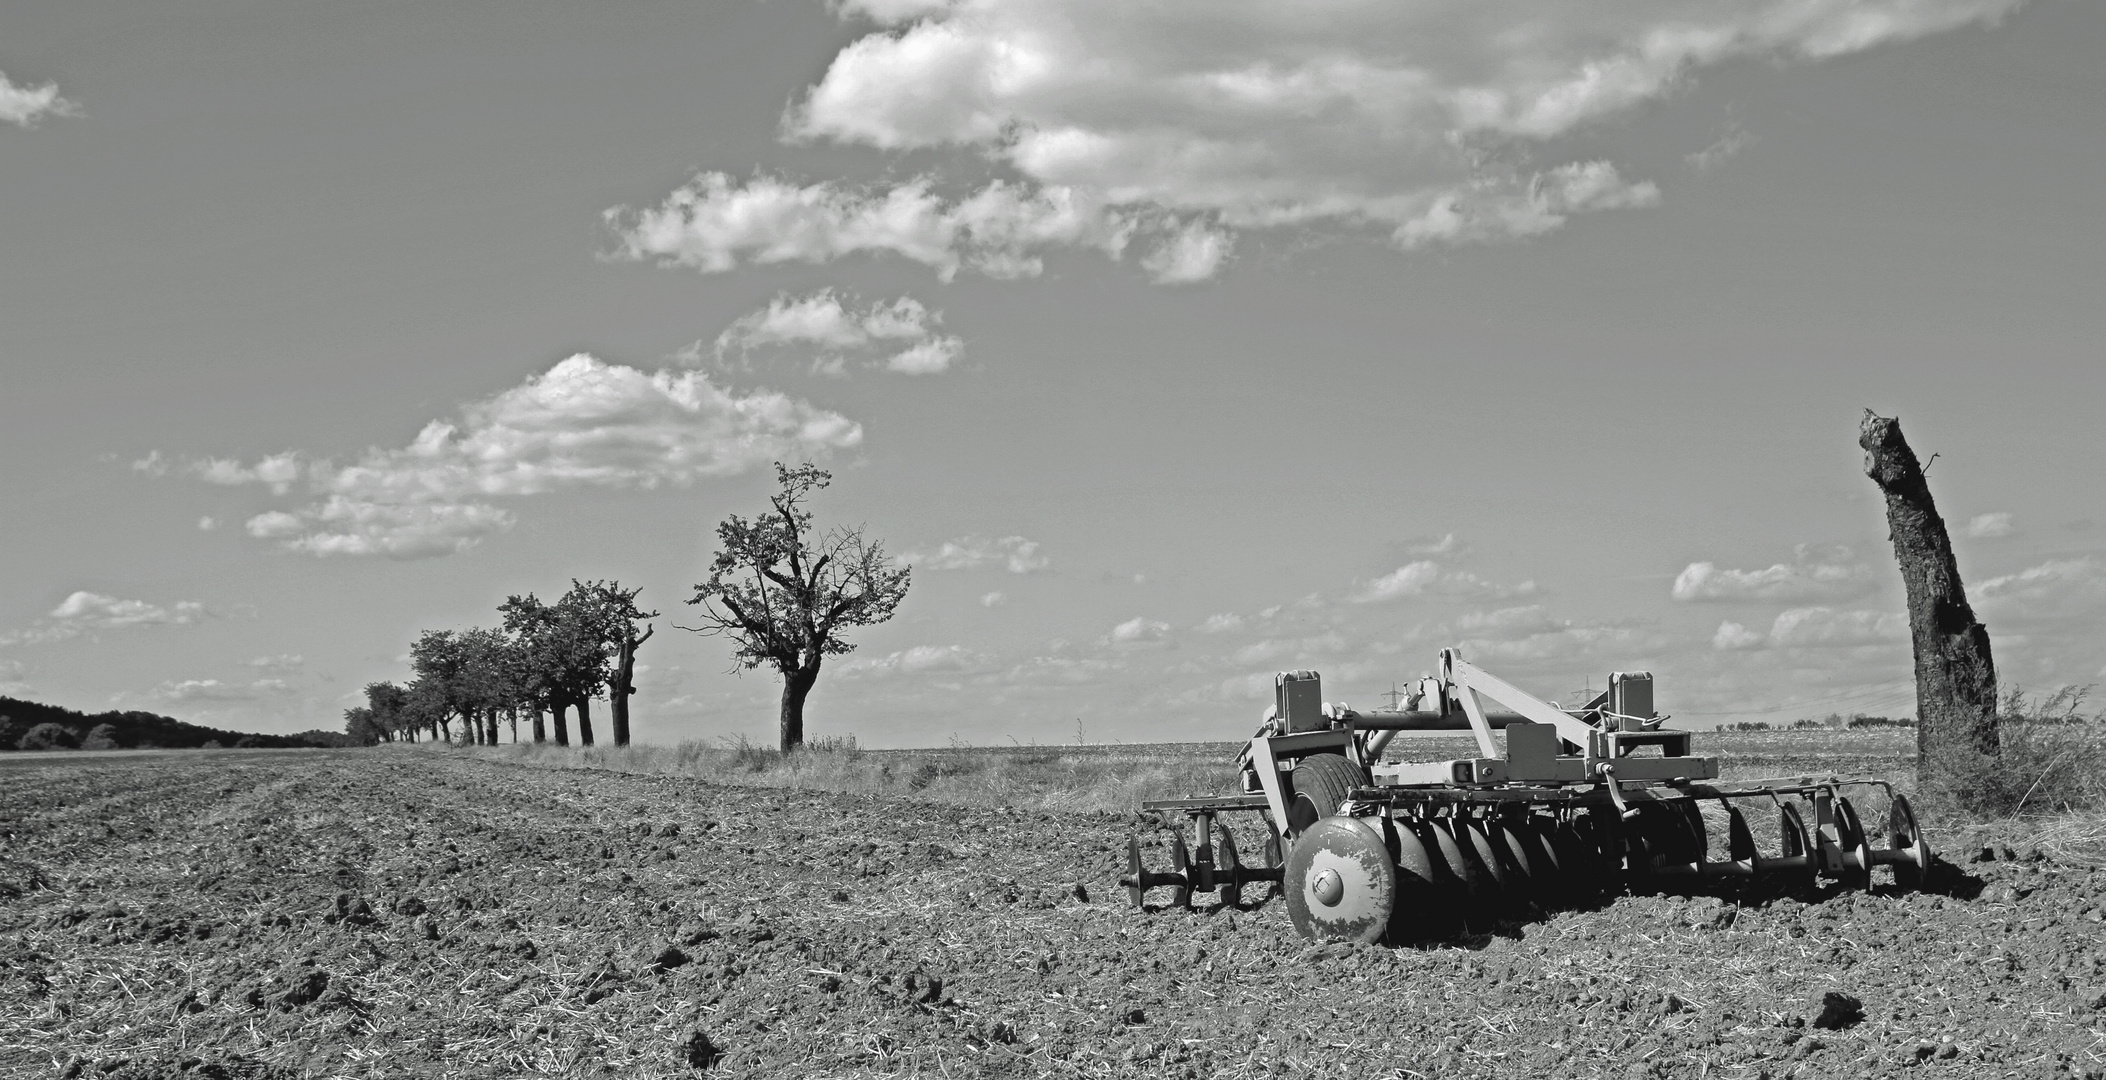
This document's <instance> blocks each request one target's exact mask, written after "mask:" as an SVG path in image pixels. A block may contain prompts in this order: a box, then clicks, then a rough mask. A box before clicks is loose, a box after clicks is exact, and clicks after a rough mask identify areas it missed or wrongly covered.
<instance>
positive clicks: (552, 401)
mask: <svg viewBox="0 0 2106 1080" xmlns="http://www.w3.org/2000/svg"><path fill="white" fill-rule="evenodd" d="M862 437H863V430H862V427H861V425H859V424H857V423H855V422H854V421H852V420H849V419H848V418H846V417H844V416H841V415H840V414H838V413H833V412H829V411H826V410H824V409H820V408H817V407H815V406H813V405H810V404H808V403H806V402H803V401H799V400H796V399H794V398H790V397H788V396H785V395H783V394H780V393H776V392H774V391H768V390H757V391H754V392H752V393H750V394H738V393H734V392H732V391H730V390H726V389H724V388H722V387H719V386H717V385H715V384H714V383H712V382H710V381H709V379H708V377H707V376H706V375H704V374H703V373H702V372H699V371H686V372H672V371H656V372H646V371H641V370H638V369H636V368H632V367H626V366H623V365H620V364H609V363H606V362H604V361H601V360H598V359H596V358H594V357H591V356H588V355H584V354H579V355H577V356H573V357H571V358H570V359H568V360H565V361H563V362H562V363H559V364H557V365H556V366H554V367H553V368H550V369H549V370H548V371H547V372H545V373H543V374H541V375H537V376H534V377H532V378H529V379H528V380H527V381H526V382H525V383H523V384H521V385H519V386H516V387H513V388H512V389H510V390H506V391H504V392H502V393H499V394H496V395H494V396H492V397H489V398H486V399H484V400H481V401H477V402H473V403H471V404H469V405H466V406H464V407H463V408H462V409H461V415H460V417H459V418H458V419H457V420H453V421H441V420H435V421H433V422H431V423H430V424H427V425H425V427H424V430H422V431H421V432H419V433H418V435H417V437H416V438H415V439H414V440H413V441H411V443H410V444H409V445H408V446H406V447H403V448H401V449H373V450H368V451H367V452H366V453H365V454H364V455H363V456H361V457H360V458H359V459H358V460H356V461H354V462H352V463H350V464H348V465H343V466H338V465H336V464H335V463H334V462H331V461H328V460H326V459H317V458H310V457H307V456H305V455H300V454H296V453H288V454H278V455H273V456H271V457H267V458H264V459H262V460H261V461H259V462H257V463H256V464H254V465H243V464H241V463H239V462H235V461H224V460H207V461H204V462H198V463H195V464H193V465H191V466H188V467H187V468H186V471H187V472H189V473H190V474H191V475H194V476H197V477H199V478H200V479H205V480H208V481H211V482H214V483H225V484H262V485H265V486H267V487H269V488H270V489H271V490H272V491H273V492H274V493H278V494H283V493H285V492H287V491H288V490H290V489H291V488H292V487H293V486H295V484H296V483H298V482H304V484H305V485H306V488H307V490H308V491H309V492H310V493H311V494H313V495H314V496H315V498H314V500H313V501H311V502H309V503H307V504H306V505H303V506H299V507H295V508H293V509H290V510H272V511H268V512H266V513H262V514H258V515H256V516H255V517H252V518H250V519H249V521H248V523H247V529H248V532H249V535H251V536H254V537H257V538H259V539H266V540H275V541H278V542H279V543H280V544H281V546H283V547H284V548H285V549H286V550H289V551H295V552H300V553H303V554H309V555H386V556H390V557H394V558H420V557H426V556H435V555H450V554H454V553H457V552H460V551H465V550H467V549H468V548H470V547H473V546H474V545H475V544H477V543H479V542H480V541H481V540H482V539H483V538H484V537H486V536H488V535H490V534H492V533H496V532H501V531H503V530H505V529H508V528H510V527H511V525H512V523H513V521H514V516H513V514H512V513H511V511H509V510H505V509H503V508H501V507H499V506H497V505H495V504H494V503H492V502H490V501H489V500H490V499H492V498H497V497H520V496H531V495H540V494H545V493H548V492H554V491H565V490H575V489H579V488H594V487H599V488H623V489H641V490H652V489H656V488H659V487H663V486H668V485H670V486H686V485H689V484H693V483H694V482H696V481H698V480H702V479H706V478H711V477H720V476H729V475H732V474H734V473H738V472H743V471H745V470H746V469H750V468H754V467H756V466H760V465H765V464H766V463H768V462H770V461H775V460H797V459H801V458H810V457H817V456H823V455H824V454H826V453H828V452H830V451H833V450H839V449H846V448H849V447H853V446H856V445H858V444H859V443H861V441H862Z"/></svg>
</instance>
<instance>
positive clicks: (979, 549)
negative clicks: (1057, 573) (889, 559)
mask: <svg viewBox="0 0 2106 1080" xmlns="http://www.w3.org/2000/svg"><path fill="white" fill-rule="evenodd" d="M899 558H900V561H901V562H904V563H911V564H913V565H914V566H916V567H921V568H924V569H929V570H978V569H980V568H981V567H985V566H1003V567H1006V568H1007V569H1008V571H1009V572H1010V573H1012V574H1035V573H1038V572H1040V571H1043V570H1046V569H1048V568H1050V567H1051V566H1052V565H1053V560H1051V559H1048V558H1046V557H1045V556H1044V555H1040V554H1039V553H1038V541H1036V540H1026V539H1024V538H1023V537H1021V536H1004V537H1002V538H1000V539H998V540H989V539H987V538H986V537H982V536H961V537H958V538H957V539H955V540H945V541H944V542H943V543H942V544H940V545H938V546H937V547H936V549H935V550H934V551H909V552H905V553H904V554H902V555H900V557H899Z"/></svg>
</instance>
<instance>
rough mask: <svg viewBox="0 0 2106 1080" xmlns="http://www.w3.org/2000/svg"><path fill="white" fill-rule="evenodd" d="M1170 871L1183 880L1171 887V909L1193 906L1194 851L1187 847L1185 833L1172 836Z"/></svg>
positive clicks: (1172, 834)
mask: <svg viewBox="0 0 2106 1080" xmlns="http://www.w3.org/2000/svg"><path fill="white" fill-rule="evenodd" d="M1170 870H1171V872H1172V873H1174V874H1177V875H1178V876H1179V877H1180V878H1181V879H1183V880H1182V881H1181V882H1180V883H1179V884H1176V885H1172V886H1170V906H1171V907H1191V906H1192V886H1191V885H1190V884H1189V882H1190V881H1191V880H1192V849H1191V848H1189V847H1187V846H1186V845H1185V834H1184V833H1171V834H1170Z"/></svg>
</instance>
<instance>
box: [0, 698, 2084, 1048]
mask: <svg viewBox="0 0 2106 1080" xmlns="http://www.w3.org/2000/svg"><path fill="white" fill-rule="evenodd" d="M1464 745H1466V744H1461V743H1448V742H1444V741H1442V740H1424V741H1414V743H1413V744H1412V746H1411V749H1412V751H1413V753H1414V754H1415V755H1417V754H1419V753H1422V752H1423V753H1429V754H1446V753H1455V752H1460V751H1458V750H1457V749H1455V747H1458V746H1464ZM1704 748H1705V750H1706V751H1708V752H1713V753H1716V754H1718V755H1719V756H1721V757H1722V758H1724V759H1725V760H1726V763H1727V765H1728V768H1729V770H1730V771H1732V772H1733V773H1734V774H1735V775H1739V776H1753V775H1794V774H1804V773H1829V772H1835V773H1865V774H1870V775H1884V776H1889V777H1894V778H1896V779H1900V780H1906V776H1905V774H1904V773H1903V771H1902V770H1901V768H1900V766H1901V765H1903V764H1904V763H1905V761H1904V759H1905V755H1906V749H1907V744H1906V736H1905V734H1900V735H1897V734H1894V733H1856V732H1823V733H1811V734H1809V733H1748V734H1740V733H1733V734H1730V735H1721V736H1717V737H1710V738H1707V739H1706V740H1704ZM1227 753H1228V748H1226V747H1221V746H1213V747H1192V748H1186V747H1178V748H1157V747H1113V748H1092V747H1084V748H1071V747H1059V748H1054V747H1039V748H1028V747H1027V748H1017V749H1011V750H1007V751H993V750H980V749H973V748H957V749H954V750H949V751H938V752H931V753H905V752H901V753H887V752H872V751H864V752H846V751H845V750H836V751H833V752H831V753H828V754H812V755H801V756H800V758H802V760H799V759H797V758H793V760H792V761H791V762H788V763H784V762H779V761H770V760H769V759H768V755H765V754H755V753H754V752H752V750H751V748H745V750H744V751H741V750H740V749H739V748H736V747H729V748H726V747H717V748H710V747H688V748H678V749H657V748H646V747H635V748H627V749H625V750H620V751H590V752H572V753H568V754H559V753H555V752H552V751H546V750H542V751H536V750H534V749H532V748H522V749H520V750H516V751H515V750H511V749H510V748H505V749H500V750H495V751H480V752H419V751H414V750H410V749H408V748H395V749H393V750H389V749H382V750H378V751H342V752H333V753H320V754H306V755H286V756H284V757H279V758H257V757H246V758H243V759H239V760H226V761H214V760H211V759H209V758H200V757H195V756H193V757H187V758H184V759H180V760H175V759H163V758H144V759H142V758H128V759H119V760H109V761H101V762H98V761H70V762H64V763H54V764H52V765H49V766H46V767H42V768H35V769H13V768H11V769H9V770H7V772H6V774H5V788H4V793H0V835H4V837H5V844H4V846H0V1073H6V1074H7V1075H39V1074H44V1075H74V1076H98V1075H99V1076H113V1077H119V1078H132V1077H146V1076H156V1077H158V1076H170V1075H176V1076H181V1075H196V1076H219V1077H232V1076H244V1077H281V1076H282V1077H292V1076H397V1075H437V1074H446V1075H460V1076H493V1077H494V1076H517V1075H562V1076H584V1075H608V1074H620V1075H625V1076H630V1075H633V1076H644V1077H661V1076H695V1075H698V1074H701V1075H711V1076H715V1075H754V1076H758V1075H801V1076H828V1075H913V1074H932V1075H992V1076H1040V1075H1055V1076H1118V1075H1136V1074H1143V1073H1145V1074H1149V1075H1169V1076H1216V1075H1220V1076H1271V1075H1280V1074H1311V1075H1344V1074H1351V1075H1356V1076H1442V1077H1447V1076H1461V1077H1476V1076H1505V1075H1520V1074H1524V1073H1526V1074H1537V1075H1561V1076H1614V1077H1682V1076H1689V1077H1696V1076H1706V1077H1710V1076H1718V1077H1749V1078H1753V1077H1757V1076H1763V1075H1768V1076H1771V1077H1783V1076H1787V1075H1804V1076H1915V1075H1950V1076H1956V1077H1957V1076H1983V1075H2011V1076H2086V1075H2106V1073H2102V1072H2101V1069H2102V1067H2106V1063H2102V1060H2101V1055H2102V1052H2106V1050H2102V1048H2106V954H2102V951H2101V947H2100V941H2101V938H2102V936H2106V926H2102V922H2101V920H2102V918H2106V910H2102V906H2101V903H2102V896H2101V894H2102V892H2106V870H2102V869H2101V868H2099V867H2097V866H2095V865H2090V864H2087V863H2086V862H2085V861H2083V860H2082V859H2081V858H2080V857H2078V856H2080V855H2081V852H2082V850H2083V849H2082V848H2081V845H2080V846H2079V847H2077V848H2072V849H2070V850H2069V851H2067V852H2064V853H2060V854H2058V851H2057V849H2055V848H2053V847H2042V846H2040V845H2039V843H2038V840H2039V837H2040V836H2041V835H2044V834H2041V833H2040V832H2039V831H2038V830H2039V829H2041V828H2042V826H2037V825H2028V826H2024V827H2020V826H2017V825H2015V824H2014V823H2002V824H1988V825H1976V826H1968V827H1966V829H1965V830H1964V831H1962V830H1959V829H1957V828H1954V827H1952V826H1950V825H1948V827H1947V829H1946V830H1945V831H1944V832H1942V833H1940V834H1934V837H1933V839H1934V840H1935V841H1937V842H1938V844H1939V847H1940V849H1941V850H1942V851H1943V852H1944V853H1946V854H1947V855H1948V856H1949V857H1951V858H1952V859H1953V860H1954V862H1955V863H1956V865H1953V866H1949V867H1946V868H1944V869H1943V870H1942V871H1941V873H1940V874H1938V875H1937V882H1938V887H1937V889H1936V890H1934V891H1932V892H1929V893H1921V894H1912V895H1886V894H1883V893H1875V894H1870V895H1867V894H1851V893H1847V892H1841V891H1839V890H1836V889H1834V888H1823V889H1820V890H1816V891H1812V892H1806V893H1801V894H1796V895H1780V894H1776V893H1774V892H1746V893H1743V892H1734V891H1719V892H1716V893H1700V894H1694V895H1669V894H1661V895H1629V896H1622V897H1618V898H1616V899H1614V900H1613V901H1612V902H1610V903H1607V904H1606V905H1603V906H1599V907H1596V908H1592V909H1588V910H1579V911H1540V910H1533V909H1516V910H1514V911H1512V912H1509V913H1508V916H1509V917H1507V918H1504V919H1503V920H1502V921H1500V922H1499V924H1498V925H1497V926H1496V927H1495V928H1494V929H1493V930H1492V932H1490V933H1484V934H1478V935H1474V936H1470V937H1465V938H1458V939H1454V940H1449V941H1443V942H1435V943H1431V944H1428V945H1426V946H1423V947H1417V948H1404V949H1379V948H1378V949H1361V948H1346V947H1340V946H1325V947H1310V946H1309V945H1308V944H1307V943H1306V942H1304V941H1302V940H1301V939H1299V938H1298V937H1296V936H1295V934H1294V932H1293V930H1292V928H1291V926H1289V925H1288V922H1287V919H1286V917H1285V914H1284V912H1283V911H1282V910H1281V905H1280V904H1279V903H1278V902H1276V901H1275V902H1262V901H1261V900H1260V897H1258V896H1257V895H1255V894H1256V893H1257V890H1255V889H1254V890H1252V893H1253V895H1252V896H1251V897H1250V900H1251V901H1253V903H1251V904H1250V905H1248V906H1247V907H1246V908H1245V909H1243V910H1223V909H1217V908H1213V907H1211V906H1203V907H1202V908H1201V909H1200V910H1197V911H1193V912H1183V911H1174V912H1162V913H1155V914H1146V915H1144V914H1140V913H1135V912H1132V911H1130V910H1128V909H1127V908H1126V906H1125V902H1124V896H1123V893H1122V892H1121V891H1120V890H1118V889H1116V888H1114V887H1113V884H1112V883H1113V881H1114V879H1115V878H1116V875H1117V873H1118V868H1119V864H1120V862H1121V861H1122V855H1123V848H1124V844H1125V837H1126V834H1127V831H1128V829H1129V828H1130V827H1131V826H1132V825H1133V824H1134V823H1135V820H1136V819H1135V816H1134V814H1133V813H1132V807H1133V806H1134V804H1135V802H1137V801H1138V800H1139V799H1140V798H1144V797H1156V796H1166V795H1184V794H1202V793H1207V792H1210V791H1218V790H1220V789H1221V787H1222V786H1223V782H1224V781H1225V780H1227V779H1228V777H1227V769H1226V767H1225V762H1224V758H1225V757H1226V756H1227ZM742 754H743V757H741V755H742ZM822 758H824V759H828V760H821V759H822ZM557 764H561V765H563V766H566V767H564V768H550V767H546V766H550V765H557ZM1252 824H1253V823H1251V822H1248V821H1245V822H1243V823H1241V824H1239V829H1241V830H1243V831H1242V832H1239V836H1238V839H1239V841H1242V845H1241V846H1243V848H1244V850H1246V851H1255V850H1257V844H1258V842H1259V838H1258V837H1256V836H1255V835H1251V834H1250V833H1249V831H1248V830H1249V828H1250V827H1251V825H1252ZM2049 827H2053V826H2052V823H2051V824H2050V826H2049ZM2086 827H2089V828H2092V830H2093V832H2094V834H2095V833H2096V828H2095V823H2094V825H2092V826H2077V831H2079V832H2081V831H2082V830H2083V828H2086ZM2025 829H2032V830H2035V831H2034V832H2033V833H2027V832H2025V831H2024V830H2025ZM1984 846H1986V847H1988V848H1990V850H1991V853H1992V855H1993V857H1992V858H1991V859H1990V861H1986V862H1983V861H1975V860H1978V859H1979V858H1980V855H1979V852H1980V850H1981V848H1982V847H1984ZM1158 861H1160V856H1158ZM1827 994H1840V995H1847V996H1848V997H1849V998H1852V999H1854V1000H1856V1001H1858V1002H1860V1003H1861V1005H1862V1019H1854V1018H1852V1017H1851V1016H1850V1015H1848V1012H1849V1010H1844V1014H1843V1015H1842V1017H1841V1019H1837V1014H1836V1012H1835V1010H1825V1013H1826V1016H1825V1018H1826V1019H1827V1020H1830V1021H1834V1023H1835V1024H1837V1025H1839V1026H1832V1027H1823V1026H1821V1025H1820V1023H1819V1022H1820V1021H1822V1020H1823V1019H1824V1006H1823V999H1824V995H1827ZM1809 1025H1812V1026H1809Z"/></svg>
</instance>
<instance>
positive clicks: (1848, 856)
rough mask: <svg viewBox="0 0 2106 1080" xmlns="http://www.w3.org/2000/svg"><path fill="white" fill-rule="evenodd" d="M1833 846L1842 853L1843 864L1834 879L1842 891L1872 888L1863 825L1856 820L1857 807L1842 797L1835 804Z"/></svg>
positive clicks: (1870, 860)
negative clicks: (1843, 889)
mask: <svg viewBox="0 0 2106 1080" xmlns="http://www.w3.org/2000/svg"><path fill="white" fill-rule="evenodd" d="M1835 842H1836V846H1837V847H1840V848H1842V849H1843V851H1842V854H1843V864H1842V865H1841V866H1840V867H1837V868H1836V877H1837V878H1838V879H1840V880H1841V881H1842V883H1843V887H1844V888H1846V889H1869V888H1871V887H1872V844H1871V842H1870V841H1868V840H1867V839H1866V838H1865V826H1864V824H1863V823H1862V822H1860V821H1858V819H1857V807H1855V806H1852V805H1850V800H1849V798H1847V797H1845V796H1837V797H1836V800H1835Z"/></svg>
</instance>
